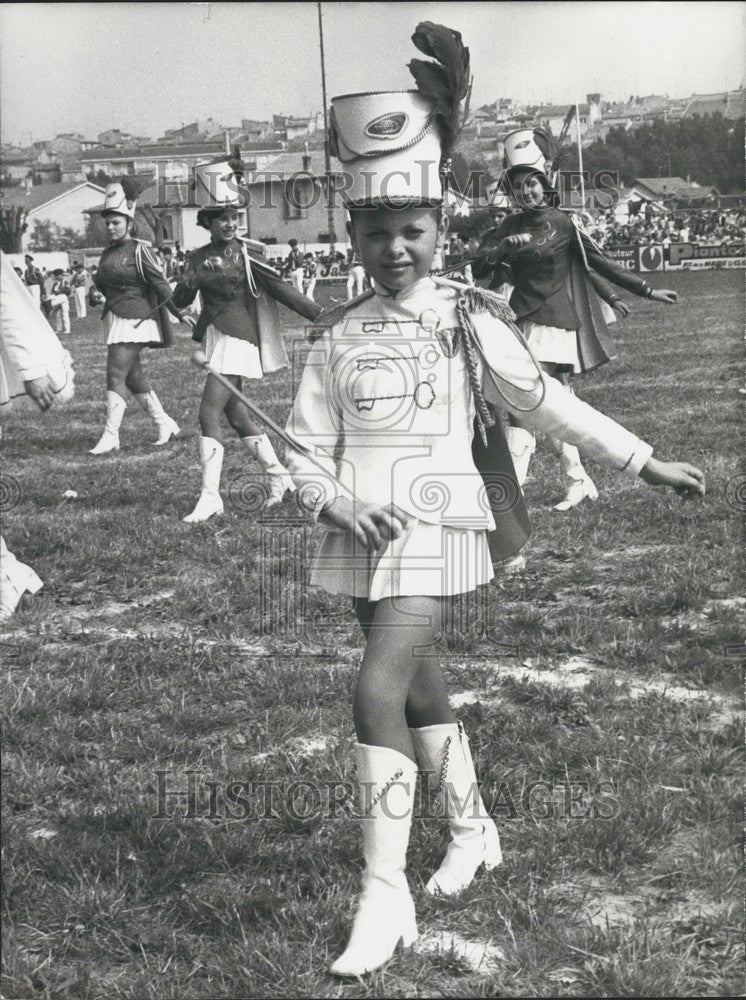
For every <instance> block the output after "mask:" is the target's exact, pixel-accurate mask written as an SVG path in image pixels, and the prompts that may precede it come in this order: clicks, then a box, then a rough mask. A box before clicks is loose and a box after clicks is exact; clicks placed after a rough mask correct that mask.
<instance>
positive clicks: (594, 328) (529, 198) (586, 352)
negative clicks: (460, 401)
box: [473, 129, 677, 511]
mask: <svg viewBox="0 0 746 1000" xmlns="http://www.w3.org/2000/svg"><path fill="white" fill-rule="evenodd" d="M548 156H549V139H548V137H547V135H546V134H545V133H544V132H543V130H541V129H518V130H516V131H515V132H511V133H510V134H509V135H507V136H506V137H505V166H506V172H505V174H504V177H503V186H504V187H506V188H507V190H508V191H509V193H510V195H511V197H512V200H513V202H514V204H515V205H516V206H517V208H518V211H517V212H515V213H514V214H512V215H509V216H508V217H507V218H506V219H505V220H504V221H503V222H502V223H501V224H500V225H499V226H498V227H497V228H496V229H493V230H490V231H489V232H488V233H487V234H486V235H485V237H484V238H483V240H482V243H481V245H480V251H481V256H482V261H481V262H480V263H479V264H476V265H474V267H473V273H474V275H475V277H477V278H482V277H486V276H487V275H489V274H492V281H491V284H490V287H491V288H495V287H497V286H498V285H499V284H501V283H503V282H505V281H509V282H510V283H511V284H512V285H513V286H514V289H513V293H512V295H511V297H510V306H511V308H512V309H513V311H514V312H515V314H516V316H517V317H518V325H519V327H520V329H521V331H522V332H523V334H524V336H525V337H526V340H527V342H528V346H529V347H530V348H531V352H532V354H533V355H534V357H535V358H536V359H537V360H538V361H539V362H540V363H541V366H542V368H543V369H544V371H545V372H546V373H547V374H548V375H552V376H554V377H555V378H557V379H559V380H560V381H561V382H562V383H563V385H565V386H566V388H567V389H568V391H570V392H571V391H572V390H571V389H570V388H569V378H570V376H571V375H578V374H584V373H585V372H589V371H592V370H593V369H594V368H597V367H599V366H600V365H602V364H605V363H606V362H607V361H609V356H608V354H607V351H606V347H605V335H606V333H607V330H606V325H605V321H604V313H603V311H602V307H601V304H600V302H599V300H598V298H597V294H596V293H598V295H600V296H601V298H602V299H603V300H604V301H605V302H606V303H607V304H608V305H609V306H611V308H612V309H614V310H616V311H617V312H618V313H619V315H620V316H627V315H628V314H629V308H628V307H627V306H626V304H625V303H624V302H622V300H621V299H620V297H619V295H618V294H617V293H616V291H615V290H614V289H613V288H611V286H610V285H609V284H608V283H607V281H611V282H613V283H614V284H615V285H619V286H620V287H621V288H624V289H625V290H626V291H629V292H632V293H633V294H635V295H639V296H641V297H642V298H649V299H652V300H653V301H655V302H665V303H668V304H672V303H675V302H676V299H677V295H676V292H672V291H668V290H666V289H658V290H655V289H653V288H652V287H651V286H650V285H649V284H647V282H645V281H643V279H642V278H640V277H639V276H638V275H636V274H634V273H632V272H631V271H627V270H625V269H624V268H621V267H619V266H618V265H617V264H614V263H613V262H612V261H610V260H609V259H608V258H607V257H605V256H604V255H603V253H602V252H601V250H600V249H599V248H598V247H597V246H596V244H595V243H594V242H593V240H592V239H591V237H590V236H589V235H588V234H587V233H586V232H585V231H584V229H583V228H582V226H581V224H580V220H579V218H578V216H577V215H576V214H570V213H568V212H565V211H561V210H560V209H559V208H558V207H557V204H558V201H559V194H558V191H557V187H556V183H555V178H554V177H553V174H552V169H551V166H550V164H549V162H548ZM604 279H606V280H604ZM610 315H611V316H613V313H611V314H610ZM511 424H512V426H511V428H510V432H509V442H510V448H511V453H512V455H513V462H514V464H515V469H516V473H517V475H518V480H519V482H520V483H521V485H523V483H524V481H525V479H526V475H527V473H528V466H529V463H530V461H531V455H532V454H533V452H534V449H535V445H536V442H535V438H534V435H533V432H532V431H531V429H530V428H529V427H526V426H525V425H524V423H523V422H522V421H521V419H520V418H512V419H511ZM549 441H550V445H551V447H552V449H553V450H554V452H555V453H556V454H557V456H558V457H559V460H560V465H561V467H562V471H563V472H564V474H565V476H567V478H568V479H569V484H568V489H567V496H566V497H565V499H564V500H562V501H561V502H560V503H558V504H556V506H555V508H554V509H555V510H558V511H568V510H571V509H572V508H573V507H576V506H577V505H578V504H579V503H580V502H581V501H582V500H584V499H586V498H588V499H590V500H596V499H597V498H598V492H597V491H596V487H595V486H594V484H593V481H592V480H591V478H590V476H589V475H588V473H587V472H586V470H585V468H584V467H583V464H582V462H581V460H580V455H579V453H578V449H577V448H575V447H574V446H573V445H571V444H569V443H568V442H565V441H561V440H559V439H557V438H555V437H551V438H550V439H549Z"/></svg>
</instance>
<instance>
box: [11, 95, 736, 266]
mask: <svg viewBox="0 0 746 1000" xmlns="http://www.w3.org/2000/svg"><path fill="white" fill-rule="evenodd" d="M570 107H571V106H570V105H560V104H551V103H543V104H539V105H527V104H523V103H521V102H519V101H517V100H515V99H513V98H498V99H496V100H495V101H493V102H491V103H489V104H484V105H482V106H480V107H477V108H476V109H474V110H473V111H472V113H471V115H470V116H469V118H468V119H467V121H466V123H465V125H464V128H463V131H462V134H461V138H460V144H459V151H460V153H461V156H462V157H463V160H464V162H465V163H466V165H467V166H468V168H470V169H471V170H472V171H474V172H475V174H476V175H478V176H477V183H474V184H469V186H468V190H467V192H466V194H465V196H461V197H460V196H459V195H458V194H457V193H454V194H453V195H452V197H453V199H454V200H455V201H456V202H457V203H456V204H455V205H454V206H452V207H453V208H454V209H455V214H456V215H457V216H466V215H469V214H471V213H473V212H474V211H475V210H479V209H480V208H481V209H485V208H486V207H488V206H492V205H495V204H497V205H498V207H499V206H500V199H501V197H502V196H501V195H500V193H499V192H498V190H497V185H496V183H495V180H496V178H497V177H498V176H499V172H500V166H501V162H502V158H503V150H504V146H503V140H504V138H505V136H506V135H508V134H509V133H510V132H511V131H514V130H515V129H518V128H526V127H532V126H541V127H543V128H545V129H547V130H548V131H549V133H550V134H551V135H553V136H555V137H557V136H559V135H561V134H562V130H563V125H564V124H565V123H566V120H567V117H568V111H569V110H570ZM745 110H746V92H745V91H744V89H743V87H741V88H739V89H738V90H733V91H729V92H721V93H715V94H693V95H691V96H690V97H689V98H670V97H667V96H661V95H649V96H643V97H634V96H632V97H630V98H629V99H628V100H627V101H626V102H616V101H607V100H605V99H604V96H603V95H602V94H600V93H589V94H587V95H586V100H585V101H584V102H582V103H579V104H577V105H576V106H575V108H574V111H575V114H574V116H573V120H572V125H571V129H570V136H569V137H568V138H569V139H570V140H571V141H573V142H577V141H578V139H579V144H580V146H581V147H582V148H583V149H586V148H588V147H592V145H593V144H594V143H597V142H598V141H599V140H604V139H605V138H606V137H607V136H608V135H609V133H610V131H611V130H613V129H616V130H623V131H624V132H628V133H633V132H634V131H635V130H637V129H640V128H642V127H644V126H646V125H648V126H649V125H651V124H652V123H656V122H666V123H672V122H682V121H687V120H694V119H697V118H699V119H703V118H706V117H710V116H722V118H724V119H726V120H727V121H736V120H739V119H740V120H743V118H744V112H745ZM323 124H324V122H323V114H322V113H321V112H311V113H309V114H308V115H307V116H305V117H297V116H293V115H288V114H275V115H273V116H272V118H271V119H268V120H264V121H259V120H255V119H251V118H244V119H242V120H241V122H240V124H224V123H221V122H218V121H216V120H215V119H213V118H210V117H207V118H200V119H198V120H196V121H194V122H190V123H188V124H182V125H181V126H180V127H178V128H169V129H166V130H165V132H164V134H163V135H162V136H159V137H157V138H151V137H149V136H144V135H135V134H132V133H129V132H126V131H123V130H122V129H120V128H118V127H112V128H110V129H107V130H106V131H104V132H101V133H99V134H98V136H97V137H96V138H95V139H92V138H85V137H84V136H82V135H81V134H79V133H71V132H64V133H59V134H58V135H56V136H54V137H53V138H49V139H41V140H37V141H33V142H32V143H30V145H28V146H27V147H20V146H12V145H4V146H2V147H0V239H1V240H2V243H3V249H4V250H5V252H7V253H23V252H26V251H27V250H29V249H33V250H36V251H46V252H49V251H55V250H65V249H79V248H85V247H92V246H96V245H100V244H101V243H102V242H104V240H103V239H102V234H101V232H100V228H99V226H98V225H97V223H98V219H97V213H98V211H99V210H100V208H101V205H102V201H103V190H104V185H105V183H106V181H107V179H109V178H111V177H113V176H116V175H121V174H144V175H148V176H150V177H151V178H152V185H151V187H150V188H148V190H147V191H146V192H145V193H144V194H143V196H142V197H141V199H140V205H141V214H142V215H143V221H144V223H145V227H146V229H147V228H149V229H150V231H151V233H152V238H153V240H154V242H155V243H157V244H159V245H160V244H164V243H166V244H171V245H173V244H174V243H179V244H180V245H181V246H184V247H186V248H189V247H191V246H193V245H196V243H197V242H198V241H199V229H198V227H197V225H196V214H197V206H196V205H195V204H194V198H193V194H192V190H193V187H192V183H193V182H192V177H193V171H194V167H195V166H196V165H197V164H199V163H205V162H209V161H210V160H213V159H215V158H217V157H219V156H221V155H223V154H225V153H227V152H229V151H230V150H231V149H232V148H236V147H238V148H239V149H240V152H241V157H242V159H243V161H244V163H245V166H246V182H247V184H248V186H249V189H250V190H251V192H252V194H253V195H255V196H256V197H255V198H254V203H255V204H259V205H260V206H261V209H262V210H261V211H255V212H247V211H243V212H242V213H241V220H240V221H241V225H242V226H243V228H244V229H245V231H246V232H247V234H248V235H249V236H250V237H251V238H252V239H255V240H258V241H260V242H261V243H264V244H265V245H267V246H275V247H277V248H278V251H280V250H284V249H286V248H287V245H288V240H289V239H290V238H296V239H298V240H299V241H300V243H301V244H302V245H303V246H304V247H305V248H307V249H310V250H312V251H314V252H317V251H320V250H322V249H323V248H324V246H325V245H326V246H328V245H329V244H332V245H334V244H336V243H342V244H343V243H344V242H345V241H344V238H343V234H344V231H345V213H344V210H343V207H342V204H341V201H340V200H339V199H337V200H336V201H337V202H338V203H336V204H334V205H332V207H328V204H327V202H328V201H331V200H332V199H329V198H328V195H329V190H330V188H329V185H332V186H333V184H334V175H336V174H338V173H339V172H340V165H339V163H338V161H336V160H335V159H334V158H331V161H330V168H331V177H327V174H326V163H325V157H324V148H323V146H324V142H323V136H324V128H323ZM668 166H669V167H670V156H669V157H668ZM665 167H666V164H665V163H662V164H660V168H661V169H660V174H659V175H658V176H657V177H654V178H645V177H641V178H634V179H633V180H632V181H631V182H630V183H629V184H628V185H624V186H622V185H619V186H618V188H617V190H616V193H615V199H614V205H612V206H608V205H607V206H603V207H605V208H613V215H614V220H613V221H614V222H615V223H616V224H622V223H624V222H626V221H627V219H628V216H632V215H635V216H636V214H637V209H636V207H635V206H638V207H639V205H641V204H648V203H652V204H653V205H654V206H656V208H659V209H660V208H663V207H664V206H667V207H669V208H673V209H681V208H687V207H689V206H696V207H700V208H702V207H709V208H712V209H717V208H720V207H722V205H721V202H720V196H721V195H724V194H730V193H729V192H723V191H721V190H719V189H718V188H717V187H716V186H712V185H703V184H701V183H698V182H697V181H696V180H693V179H691V178H690V177H678V176H675V175H674V176H671V175H670V174H671V171H670V170H669V171H666V169H665ZM288 178H290V179H292V184H291V188H292V190H291V191H290V192H288ZM314 191H316V193H317V195H318V196H314ZM322 193H323V194H324V195H325V197H321V194H322ZM736 194H742V192H740V191H739V192H736ZM730 200H731V201H732V198H731V199H730ZM630 204H631V205H632V209H631V210H630ZM579 207H583V206H582V205H581V206H579ZM588 207H590V208H591V214H592V215H593V216H594V217H595V216H597V215H599V214H600V213H599V212H598V211H593V209H594V205H593V204H590V205H589V206H588ZM726 207H729V208H733V207H734V205H726ZM736 207H739V206H736Z"/></svg>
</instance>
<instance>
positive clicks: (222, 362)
mask: <svg viewBox="0 0 746 1000" xmlns="http://www.w3.org/2000/svg"><path fill="white" fill-rule="evenodd" d="M205 354H206V355H207V358H208V360H209V362H210V365H211V367H212V368H214V369H215V371H218V372H220V374H221V375H241V376H242V377H244V378H261V377H262V376H263V374H264V372H263V371H262V359H261V356H260V354H259V348H258V347H256V346H255V345H254V344H252V343H250V342H249V341H248V340H241V339H240V338H239V337H229V336H228V335H227V334H226V333H221V332H220V330H216V329H215V327H214V326H208V328H207V331H206V333H205Z"/></svg>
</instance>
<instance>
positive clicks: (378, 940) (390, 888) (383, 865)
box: [329, 743, 417, 976]
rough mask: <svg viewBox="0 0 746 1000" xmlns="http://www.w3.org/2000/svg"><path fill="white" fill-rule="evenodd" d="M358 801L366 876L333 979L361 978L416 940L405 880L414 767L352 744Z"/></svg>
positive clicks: (387, 752) (391, 754)
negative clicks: (358, 793) (358, 791)
mask: <svg viewBox="0 0 746 1000" xmlns="http://www.w3.org/2000/svg"><path fill="white" fill-rule="evenodd" d="M355 757H356V760H357V774H358V783H359V786H360V792H361V799H362V809H361V811H362V813H363V815H362V816H361V824H362V828H363V849H364V854H365V871H364V873H363V890H362V893H361V895H360V899H359V901H358V906H357V912H356V914H355V922H354V924H353V927H352V933H351V935H350V940H349V942H348V944H347V948H346V949H345V951H344V953H343V954H342V955H340V957H339V958H338V959H337V960H336V962H334V964H333V965H332V966H331V968H330V970H329V971H330V972H332V973H333V974H334V975H335V976H362V975H364V974H365V973H366V972H372V971H373V970H374V969H377V968H379V966H381V965H383V964H384V962H387V961H388V960H389V959H390V958H391V957H392V955H393V954H394V952H395V950H396V947H397V945H398V944H399V943H400V942H401V943H403V944H404V945H405V946H408V945H411V944H414V942H415V941H416V940H417V920H416V918H415V912H414V902H413V900H412V896H411V895H410V892H409V885H408V884H407V877H406V875H405V868H406V861H407V845H408V844H409V831H410V829H411V826H412V809H413V806H414V794H415V783H416V780H417V765H416V764H415V763H414V761H411V760H410V759H409V758H408V757H405V756H404V755H403V754H400V753H398V751H396V750H391V749H389V748H388V747H375V746H367V745H365V744H363V743H356V744H355Z"/></svg>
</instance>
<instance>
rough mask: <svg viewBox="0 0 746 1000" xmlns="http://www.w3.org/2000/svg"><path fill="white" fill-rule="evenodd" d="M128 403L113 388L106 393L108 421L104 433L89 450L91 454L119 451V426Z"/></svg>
mask: <svg viewBox="0 0 746 1000" xmlns="http://www.w3.org/2000/svg"><path fill="white" fill-rule="evenodd" d="M126 409H127V404H126V403H125V401H124V400H123V399H122V397H121V396H120V395H119V393H118V392H114V390H113V389H109V390H108V391H107V393H106V423H105V424H104V433H103V434H102V435H101V437H100V438H99V440H98V443H97V444H96V445H94V447H93V448H91V450H90V451H89V452H88V454H89V455H105V454H106V453H107V452H110V451H119V428H120V427H121V426H122V420H123V419H124V411H125V410H126Z"/></svg>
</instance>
